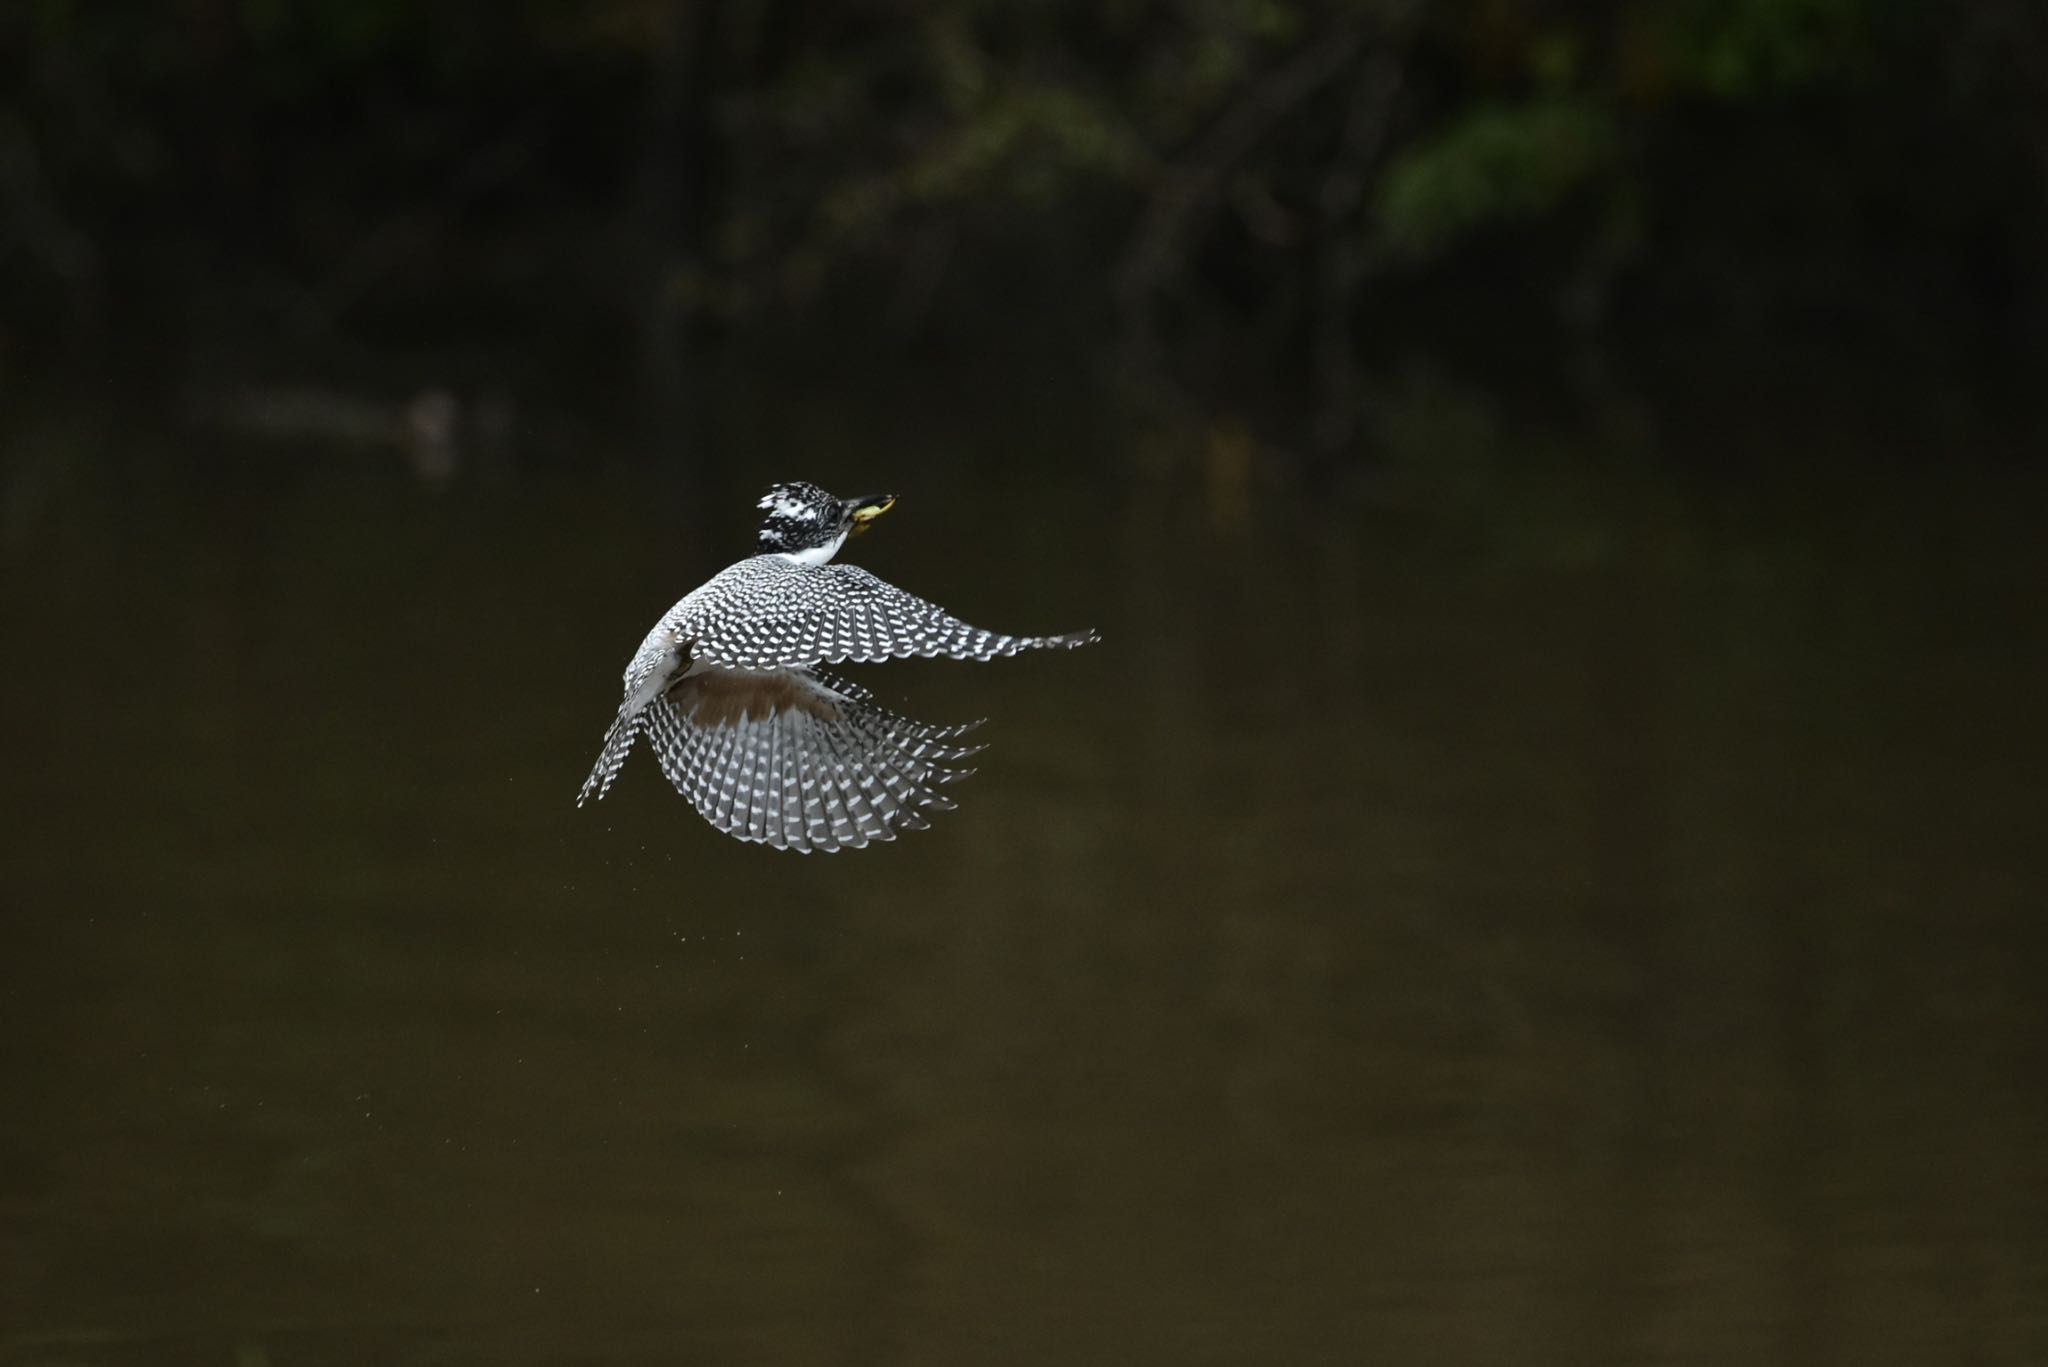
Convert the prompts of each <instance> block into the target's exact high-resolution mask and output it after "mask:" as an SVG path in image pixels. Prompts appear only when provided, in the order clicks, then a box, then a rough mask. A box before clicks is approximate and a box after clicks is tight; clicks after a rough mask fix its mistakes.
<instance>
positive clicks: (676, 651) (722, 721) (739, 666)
mask: <svg viewBox="0 0 2048 1367" xmlns="http://www.w3.org/2000/svg"><path fill="white" fill-rule="evenodd" d="M895 502H896V498H895V495H893V494H884V495H874V496H868V497H862V498H834V497H833V496H832V495H831V494H828V493H826V492H825V491H824V490H823V489H820V488H819V487H818V486H817V485H815V484H805V483H791V484H778V485H776V486H774V487H773V488H771V489H770V490H769V491H768V492H767V493H766V494H765V495H763V496H762V498H761V501H760V503H759V504H758V505H757V506H758V507H759V508H760V509H761V511H762V513H763V518H762V522H761V531H760V534H759V538H758V541H757V547H756V550H757V553H756V554H754V555H753V556H751V557H749V558H747V559H745V560H742V561H740V562H739V563H737V564H735V565H730V566H728V567H726V568H725V569H723V570H721V571H719V573H717V574H715V575H713V576H712V577H711V579H710V580H708V581H707V582H706V583H705V584H704V585H703V586H702V587H701V588H699V589H697V590H696V591H695V592H693V593H691V594H690V595H689V596H687V597H685V598H684V599H683V600H682V601H681V602H679V603H677V604H676V605H675V606H674V607H672V608H670V609H669V610H668V612H667V613H666V614H665V615H664V616H663V617H662V619H661V620H660V621H659V622H657V623H655V626H654V629H653V630H652V631H650V632H648V633H647V637H646V639H645V640H643V641H641V643H640V648H639V649H638V650H636V651H635V652H634V653H633V659H632V663H630V664H628V665H627V666H626V695H625V699H624V701H622V702H621V703H620V704H619V713H618V716H617V717H615V718H613V720H612V724H611V729H610V730H608V731H606V732H605V737H604V748H603V749H602V750H600V751H599V752H598V756H597V764H596V766H595V767H594V768H592V769H591V771H590V777H589V778H588V779H586V780H584V783H583V791H582V792H581V793H579V794H578V795H577V797H576V805H577V806H579V807H580V806H582V805H583V804H584V803H585V802H588V801H591V800H593V799H598V798H602V797H603V796H604V795H605V792H606V790H607V789H609V788H610V787H611V785H612V780H613V779H614V778H616V777H617V776H618V773H619V769H620V766H622V765H624V764H625V762H626V756H627V755H628V754H629V753H631V751H632V749H633V742H634V741H635V740H637V739H639V738H640V737H642V736H645V737H646V738H647V742H648V745H649V746H650V747H651V748H652V749H653V751H654V758H655V761H656V762H657V763H658V764H660V766H661V771H662V773H663V774H664V775H666V776H667V778H668V781H669V782H670V783H672V784H674V785H675V788H676V791H678V792H680V793H681V794H682V795H683V796H684V797H686V798H688V799H689V800H690V803H691V805H692V806H694V807H696V809H697V810H698V812H699V813H701V814H702V815H703V817H704V819H705V820H706V821H709V822H710V823H711V824H712V825H713V826H716V827H717V828H718V829H719V830H721V831H724V832H725V833H726V834H727V835H731V836H734V837H737V838H738V839H740V840H749V841H757V842H760V843H762V844H766V845H770V846H773V847H774V848H776V849H779V850H800V851H803V852H806V853H808V852H810V851H813V850H818V851H830V850H841V849H858V848H860V847H861V846H863V845H866V844H867V843H868V842H870V841H874V840H893V839H895V838H896V834H897V832H899V831H908V830H920V829H922V828H923V827H925V826H926V825H928V824H930V823H929V821H928V819H927V814H928V813H930V812H935V811H947V810H950V809H951V808H952V807H953V806H954V805H955V804H954V802H953V801H952V800H951V799H950V798H948V797H947V796H946V795H945V793H944V792H943V789H944V788H945V787H946V785H947V784H950V783H952V782H954V781H956V780H958V779H962V778H965V777H966V776H967V775H968V774H970V773H972V772H973V771H972V770H969V769H961V768H957V767H951V766H955V765H957V764H958V763H959V761H961V760H963V759H966V758H967V757H968V756H970V755H973V754H975V753H977V752H978V751H979V750H980V749H981V748H982V747H980V746H978V745H967V744H963V743H961V738H962V737H963V736H964V735H965V734H966V733H967V732H968V731H970V730H972V729H973V728H974V727H976V726H979V725H980V723H979V722H970V723H968V724H967V725H965V726H931V725H927V724H926V723H924V722H918V721H912V720H910V719H909V718H908V717H900V716H897V715H896V714H894V713H892V712H889V711H887V710H885V709H884V708H882V707H880V706H878V705H877V704H876V703H875V699H874V695H873V694H872V693H870V692H869V691H868V690H867V689H865V688H862V687H861V686H860V685H858V684H855V683H852V682H850V681H848V680H845V679H841V678H838V677H836V676H834V675H832V674H829V673H827V672H825V671H824V670H823V669H821V668H820V666H822V665H837V664H858V663H867V662H871V661H876V660H891V659H900V658H902V657H905V656H912V655H918V656H927V657H929V656H937V655H944V656H947V657H948V658H950V659H955V660H992V659H995V658H996V657H997V656H999V655H1015V654H1016V653H1017V652H1019V651H1022V650H1054V649H1061V650H1065V649H1072V648H1074V647H1076V646H1083V645H1087V644H1088V643H1089V642H1091V641H1094V640H1095V639H1096V633H1095V632H1093V631H1076V632H1069V633H1066V634H1064V635H1059V636H1006V635H1003V634H1002V633H1000V632H994V631H985V630H983V629H981V628H980V627H972V626H969V625H968V624H967V623H965V622H963V621H961V620H960V619H959V618H957V617H954V616H953V615H952V614H951V613H948V612H947V611H945V610H944V609H943V608H940V607H938V606H937V605H935V604H932V603H928V602H926V601H925V600H924V599H922V598H919V597H917V596H916V595H914V594H910V593H905V592H904V591H903V590H902V589H899V588H897V587H895V586H894V585H893V584H888V583H885V582H883V581H882V580H880V579H878V578H876V577H875V576H874V575H872V574H870V573H868V572H867V571H866V570H864V569H861V568H860V567H859V566H857V565H848V564H845V563H841V562H835V561H834V560H833V557H834V556H835V555H837V554H838V553H839V549H840V548H841V547H842V546H844V545H845V544H846V542H847V539H848V538H849V537H851V536H855V535H857V534H859V533H861V532H863V531H865V530H867V528H868V527H869V526H871V525H872V524H873V523H874V520H875V519H876V518H878V517H880V516H881V515H882V514H883V513H885V512H887V511H889V509H890V508H891V507H893V506H894V505H895Z"/></svg>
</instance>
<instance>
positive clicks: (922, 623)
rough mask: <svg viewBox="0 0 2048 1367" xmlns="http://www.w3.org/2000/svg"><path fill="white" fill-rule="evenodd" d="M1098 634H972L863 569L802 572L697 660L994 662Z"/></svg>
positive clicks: (717, 627)
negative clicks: (907, 658)
mask: <svg viewBox="0 0 2048 1367" xmlns="http://www.w3.org/2000/svg"><path fill="white" fill-rule="evenodd" d="M1094 639H1095V633H1094V632H1093V631H1077V632H1071V633H1069V634H1067V635H1064V636H1005V635H1003V634H1002V633H1001V632H996V631H986V630H983V629H982V628H980V627H974V626H969V625H968V624H967V623H965V622H963V621H961V620H960V619H959V618H957V617H955V616H953V615H952V614H951V613H949V612H947V611H946V610H945V609H944V608H941V607H939V606H938V605H937V604H935V603H928V602H926V601H925V600H924V599H922V598H919V597H918V596H917V595H916V594H913V593H905V592H904V591H903V590H902V589H899V588H897V587H896V586H895V585H893V584H890V583H886V582H884V581H883V580H880V579H877V578H876V577H875V576H874V575H872V574H869V573H868V572H867V571H866V570H864V569H862V568H861V567H860V566H858V565H839V564H833V565H820V566H816V567H812V568H800V569H798V570H797V571H796V572H795V573H792V574H790V575H789V576H787V577H786V578H784V579H783V580H782V581H781V582H780V583H778V584H776V585H775V586H774V591H773V592H772V593H763V594H761V595H759V596H758V597H757V598H755V599H754V601H752V602H750V603H748V604H747V605H746V610H745V611H741V612H736V613H734V614H732V615H730V616H725V617H722V618H721V619H720V620H717V621H714V622H711V623H709V624H707V625H706V626H705V628H704V629H703V630H702V631H701V632H699V633H698V635H697V637H696V639H695V641H694V642H693V643H692V645H691V655H692V658H694V659H697V660H700V661H705V662H708V663H711V664H716V665H723V666H725V667H727V668H729V669H777V668H783V667H786V666H791V665H810V664H820V663H825V664H842V663H863V662H870V661H875V660H891V659H898V658H901V657H903V656H906V655H924V656H931V655H946V656H950V657H952V658H953V659H956V660H992V659H994V658H996V657H997V656H999V655H1015V654H1016V653H1017V652H1018V651H1020V650H1046V649H1052V648H1056V647H1063V648H1068V649H1071V648H1072V647H1074V646H1082V645H1087V644H1088V643H1089V642H1090V641H1093V640H1094Z"/></svg>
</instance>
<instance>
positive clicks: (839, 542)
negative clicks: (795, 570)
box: [776, 532, 846, 565]
mask: <svg viewBox="0 0 2048 1367" xmlns="http://www.w3.org/2000/svg"><path fill="white" fill-rule="evenodd" d="M845 544H846V533H845V532H841V533H840V534H839V535H838V536H836V537H834V538H833V539H832V540H831V541H830V542H828V543H827V544H825V545H823V546H812V547H811V548H810V549H808V550H801V551H777V552H776V554H777V555H779V556H781V557H782V558H783V559H784V560H787V561H788V562H789V563H790V564H792V565H823V564H825V563H826V562H827V561H829V560H831V559H832V557H833V556H835V555H837V554H839V548H840V547H841V546H844V545H845Z"/></svg>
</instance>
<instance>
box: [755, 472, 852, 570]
mask: <svg viewBox="0 0 2048 1367" xmlns="http://www.w3.org/2000/svg"><path fill="white" fill-rule="evenodd" d="M755 506H756V507H758V508H760V509H761V511H762V513H763V514H764V516H763V517H762V519H761V535H760V549H761V553H762V554H764V555H765V554H768V553H769V552H771V551H781V552H782V553H784V554H793V553H795V552H798V551H809V550H816V549H818V548H820V547H823V546H830V545H832V544H834V543H835V542H837V541H838V540H839V539H840V537H842V536H844V535H845V533H846V505H845V504H843V503H841V502H840V501H839V500H838V499H836V498H834V497H832V495H830V494H828V493H826V492H825V491H824V490H823V489H820V488H819V487H818V486H817V485H815V484H806V483H803V482H802V481H797V482H795V483H792V484H778V485H776V486H775V487H774V488H772V489H770V490H769V491H768V492H767V493H765V494H763V495H761V501H760V502H759V503H758V504H756V505H755Z"/></svg>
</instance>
